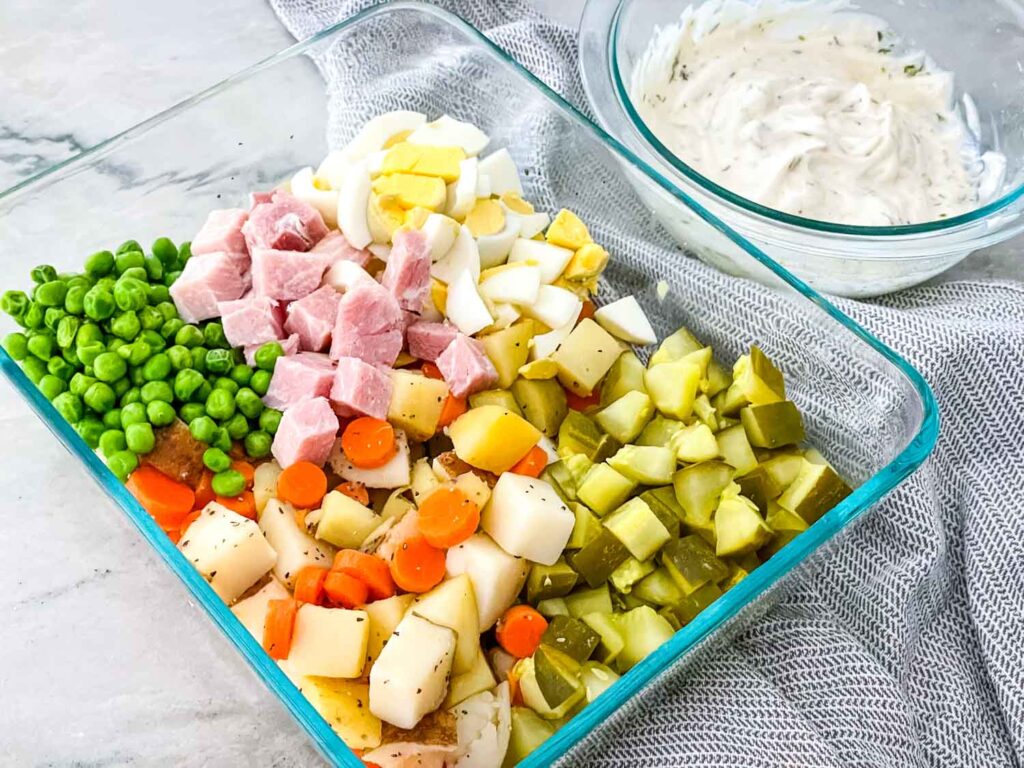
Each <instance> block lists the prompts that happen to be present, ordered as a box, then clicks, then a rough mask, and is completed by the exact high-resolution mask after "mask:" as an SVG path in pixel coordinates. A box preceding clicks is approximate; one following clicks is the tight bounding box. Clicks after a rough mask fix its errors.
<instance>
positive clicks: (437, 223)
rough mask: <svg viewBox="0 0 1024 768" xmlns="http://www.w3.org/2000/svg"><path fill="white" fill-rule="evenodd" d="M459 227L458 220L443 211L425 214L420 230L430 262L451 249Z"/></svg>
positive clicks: (438, 258)
mask: <svg viewBox="0 0 1024 768" xmlns="http://www.w3.org/2000/svg"><path fill="white" fill-rule="evenodd" d="M460 229H461V227H460V225H459V222H457V221H456V220H455V219H453V218H450V217H448V216H445V215H444V214H443V213H432V214H430V215H429V216H427V219H426V221H424V222H423V224H422V226H420V230H421V231H422V232H423V234H424V236H425V237H426V238H427V247H428V248H429V249H430V260H431V262H436V261H438V260H440V259H441V258H442V257H443V256H444V255H445V254H446V253H448V251H450V250H451V249H452V246H453V245H455V238H457V237H458V236H459V231H460Z"/></svg>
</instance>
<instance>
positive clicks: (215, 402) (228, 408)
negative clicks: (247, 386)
mask: <svg viewBox="0 0 1024 768" xmlns="http://www.w3.org/2000/svg"><path fill="white" fill-rule="evenodd" d="M206 412H207V413H208V414H209V415H210V416H212V417H213V418H215V419H217V420H218V421H222V420H224V419H230V418H231V417H232V416H234V415H235V398H234V397H233V396H232V395H231V393H230V392H227V391H226V390H223V389H215V390H213V392H211V393H210V396H209V397H208V398H206Z"/></svg>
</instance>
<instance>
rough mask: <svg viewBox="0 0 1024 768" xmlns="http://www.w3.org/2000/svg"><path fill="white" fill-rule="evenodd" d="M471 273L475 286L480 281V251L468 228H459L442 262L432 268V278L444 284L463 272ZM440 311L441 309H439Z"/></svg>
mask: <svg viewBox="0 0 1024 768" xmlns="http://www.w3.org/2000/svg"><path fill="white" fill-rule="evenodd" d="M467 271H468V272H469V274H470V275H471V276H472V278H473V283H474V285H475V284H476V281H477V280H479V279H480V250H479V248H477V244H476V240H474V239H473V233H472V232H470V231H469V228H468V227H466V226H460V227H459V234H458V236H457V237H456V238H455V242H454V243H453V244H452V247H451V248H450V249H448V253H446V254H445V255H444V258H442V259H441V260H440V261H437V262H435V263H434V265H433V266H432V267H431V268H430V274H431V276H432V277H435V278H437V279H438V280H440V281H441V282H442V283H446V284H449V285H450V284H451V282H452V281H453V280H454V279H455V278H456V277H458V276H459V275H460V274H462V273H463V272H467ZM438 309H440V307H438Z"/></svg>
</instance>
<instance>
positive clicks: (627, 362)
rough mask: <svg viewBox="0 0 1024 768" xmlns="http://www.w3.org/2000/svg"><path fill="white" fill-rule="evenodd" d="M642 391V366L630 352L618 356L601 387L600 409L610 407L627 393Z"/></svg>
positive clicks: (638, 359)
mask: <svg viewBox="0 0 1024 768" xmlns="http://www.w3.org/2000/svg"><path fill="white" fill-rule="evenodd" d="M643 391H644V364H643V363H641V362H640V358H638V357H637V356H636V355H635V354H634V353H633V352H632V351H629V350H627V351H626V352H623V353H622V354H621V355H619V358H618V360H616V361H615V363H614V364H613V365H612V367H611V368H610V369H609V370H608V375H607V376H605V377H604V384H602V385H601V407H604V406H607V405H610V404H611V403H614V402H615V401H616V400H618V399H619V398H620V397H622V396H623V395H624V394H626V393H627V392H643Z"/></svg>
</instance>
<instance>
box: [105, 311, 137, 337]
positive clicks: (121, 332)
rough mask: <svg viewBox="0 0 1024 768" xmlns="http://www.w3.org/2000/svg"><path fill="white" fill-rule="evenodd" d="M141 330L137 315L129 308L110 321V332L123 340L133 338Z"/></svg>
mask: <svg viewBox="0 0 1024 768" xmlns="http://www.w3.org/2000/svg"><path fill="white" fill-rule="evenodd" d="M141 330H142V323H140V322H139V316H138V315H136V314H135V312H133V311H131V310H129V311H128V312H122V313H121V314H120V315H118V316H117V317H115V318H114V320H113V321H112V322H111V323H110V332H111V333H113V334H114V335H115V336H117V337H119V338H122V339H124V340H125V341H131V340H132V339H134V338H135V337H136V336H138V335H139V331H141Z"/></svg>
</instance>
